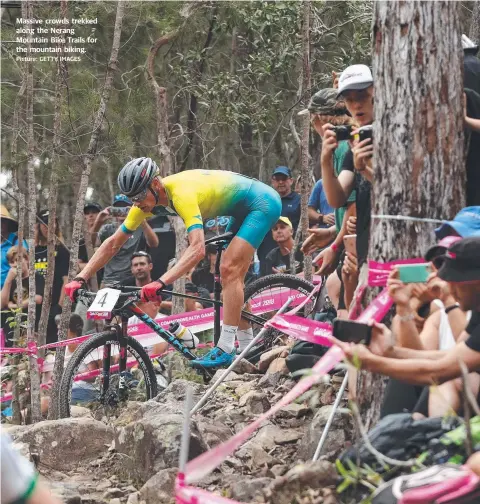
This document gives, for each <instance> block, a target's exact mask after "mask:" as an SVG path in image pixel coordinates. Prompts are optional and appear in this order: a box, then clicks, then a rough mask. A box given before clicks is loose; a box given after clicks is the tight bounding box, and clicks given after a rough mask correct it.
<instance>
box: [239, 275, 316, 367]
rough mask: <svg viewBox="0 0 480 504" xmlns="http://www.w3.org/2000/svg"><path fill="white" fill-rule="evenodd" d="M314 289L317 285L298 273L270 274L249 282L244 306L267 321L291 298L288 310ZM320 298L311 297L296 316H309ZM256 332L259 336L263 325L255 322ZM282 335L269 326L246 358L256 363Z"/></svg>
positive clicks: (254, 332) (253, 325)
mask: <svg viewBox="0 0 480 504" xmlns="http://www.w3.org/2000/svg"><path fill="white" fill-rule="evenodd" d="M313 289H314V285H313V284H312V283H310V282H307V281H306V280H305V279H303V278H299V277H297V276H295V275H282V274H278V275H267V276H265V277H263V278H259V279H258V280H256V281H255V282H252V283H251V284H249V285H247V287H246V289H245V294H244V299H245V303H246V305H245V309H246V310H247V311H249V312H252V313H253V314H254V315H256V316H257V317H260V318H261V319H262V322H263V323H265V322H267V321H268V320H269V319H271V318H272V317H273V316H274V315H275V314H276V313H277V312H278V310H279V309H280V308H281V307H282V306H283V305H284V304H285V303H286V301H287V300H288V298H292V303H291V304H290V307H289V309H291V308H293V307H295V306H298V305H299V304H300V303H301V302H302V301H303V300H304V299H305V298H306V297H307V296H308V295H309V294H311V292H312V291H313ZM316 304H317V298H315V299H312V303H308V305H307V306H306V307H303V308H302V309H301V310H299V312H298V313H297V315H299V316H301V317H309V316H311V315H312V314H313V312H314V310H315V309H316V308H315V307H316ZM251 325H252V329H253V334H254V336H256V335H257V334H258V332H259V331H260V330H261V329H262V328H263V325H260V324H256V323H252V324H251ZM281 336H282V333H281V332H280V331H277V330H275V329H272V328H269V329H268V330H266V331H265V332H264V335H263V338H262V339H261V340H260V341H259V342H258V344H257V345H255V346H254V347H253V348H252V350H251V351H250V352H249V354H248V355H247V359H248V360H249V361H250V362H252V363H256V362H258V360H259V359H260V355H261V354H262V353H264V352H266V351H268V350H270V349H271V348H272V346H273V345H274V344H275V342H276V341H277V340H278V339H279V338H280V337H281Z"/></svg>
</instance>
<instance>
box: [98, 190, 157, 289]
mask: <svg viewBox="0 0 480 504" xmlns="http://www.w3.org/2000/svg"><path fill="white" fill-rule="evenodd" d="M112 206H113V207H114V208H126V207H131V206H132V202H131V201H130V200H129V199H128V198H127V197H126V196H125V195H123V194H117V195H116V196H115V198H114V199H113V203H112ZM109 208H110V207H107V208H105V209H104V210H102V211H101V212H100V213H99V214H98V216H97V219H96V221H95V226H94V231H95V230H96V229H97V228H98V227H99V225H102V224H103V225H102V227H101V228H100V230H99V232H98V236H99V238H100V241H101V242H102V243H103V242H104V241H105V240H106V239H107V238H110V236H112V235H113V233H115V231H116V230H117V228H118V227H119V226H121V225H122V223H123V221H124V220H125V218H126V216H127V213H125V215H124V216H121V217H114V218H113V219H114V222H110V223H107V224H104V222H105V221H106V220H107V219H108V218H109V217H110V216H111V215H110V211H109ZM158 243H159V242H158V237H157V235H156V234H155V233H154V232H153V230H152V228H151V227H150V224H149V223H148V222H147V221H144V222H143V224H142V225H141V226H140V227H139V228H138V229H137V230H136V231H135V232H134V233H132V235H131V236H130V238H129V239H128V240H127V241H126V242H125V244H124V245H123V246H122V248H121V249H120V250H119V251H118V252H117V254H116V255H115V256H114V257H113V258H112V260H111V261H110V262H109V263H108V264H107V265H106V266H105V268H104V276H103V285H109V284H112V283H120V284H122V285H129V284H130V285H131V284H132V283H133V279H132V274H131V257H132V254H133V253H134V252H136V251H139V250H143V249H145V244H146V245H148V246H149V247H158Z"/></svg>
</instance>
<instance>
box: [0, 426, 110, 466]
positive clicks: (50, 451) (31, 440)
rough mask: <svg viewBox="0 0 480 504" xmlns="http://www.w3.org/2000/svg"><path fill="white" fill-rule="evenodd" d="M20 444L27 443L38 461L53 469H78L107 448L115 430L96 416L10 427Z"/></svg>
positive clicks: (11, 432) (11, 433)
mask: <svg viewBox="0 0 480 504" xmlns="http://www.w3.org/2000/svg"><path fill="white" fill-rule="evenodd" d="M9 434H10V435H11V436H12V438H13V439H14V441H15V442H16V443H26V444H28V446H29V451H30V453H35V454H36V458H38V462H39V463H40V464H43V465H44V466H46V467H49V468H50V469H55V470H59V471H65V470H70V469H75V468H76V467H77V466H78V464H79V463H83V462H88V461H91V460H94V459H95V458H97V457H98V456H99V455H100V454H102V453H104V452H106V451H107V449H108V446H109V445H110V444H111V442H112V441H113V439H114V436H115V433H114V429H113V428H112V427H110V426H108V425H105V424H104V423H102V422H98V421H97V420H94V419H93V418H87V417H81V418H62V419H60V420H45V421H43V422H39V423H36V424H33V425H27V426H18V427H17V428H14V429H10V430H9Z"/></svg>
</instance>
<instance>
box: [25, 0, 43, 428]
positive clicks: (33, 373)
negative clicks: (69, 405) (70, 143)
mask: <svg viewBox="0 0 480 504" xmlns="http://www.w3.org/2000/svg"><path fill="white" fill-rule="evenodd" d="M22 16H23V17H24V18H26V19H33V9H32V4H31V2H30V0H25V1H23V2H22ZM27 26H28V28H29V29H31V28H32V25H31V24H28V25H27ZM30 47H31V42H30V39H28V42H27V54H29V53H30ZM25 69H26V72H25V73H26V98H27V100H26V101H27V109H26V115H25V123H26V126H27V133H26V136H27V180H28V182H27V184H28V196H29V199H30V201H36V200H37V189H36V182H35V138H34V131H33V100H34V97H33V63H32V62H31V61H27V62H26V63H25ZM35 217H36V212H35V206H33V208H30V209H29V212H28V240H27V243H28V248H29V250H28V262H29V268H28V269H29V279H28V316H27V344H35V343H36V338H35V311H36V310H35V308H36V305H35V241H34V236H35ZM29 364H30V401H31V408H32V421H33V423H35V422H38V421H40V420H41V419H42V414H41V410H40V374H39V371H38V362H37V357H36V356H35V355H30V356H29Z"/></svg>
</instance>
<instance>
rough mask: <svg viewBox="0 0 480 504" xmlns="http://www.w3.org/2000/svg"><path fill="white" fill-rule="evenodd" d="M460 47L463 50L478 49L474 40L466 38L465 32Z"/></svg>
mask: <svg viewBox="0 0 480 504" xmlns="http://www.w3.org/2000/svg"><path fill="white" fill-rule="evenodd" d="M462 49H463V50H464V51H468V50H474V51H475V52H476V51H477V50H478V45H477V44H475V42H474V41H473V40H472V39H470V38H468V37H467V36H466V35H465V34H463V35H462Z"/></svg>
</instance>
